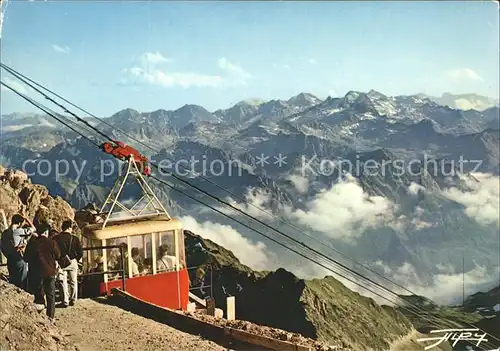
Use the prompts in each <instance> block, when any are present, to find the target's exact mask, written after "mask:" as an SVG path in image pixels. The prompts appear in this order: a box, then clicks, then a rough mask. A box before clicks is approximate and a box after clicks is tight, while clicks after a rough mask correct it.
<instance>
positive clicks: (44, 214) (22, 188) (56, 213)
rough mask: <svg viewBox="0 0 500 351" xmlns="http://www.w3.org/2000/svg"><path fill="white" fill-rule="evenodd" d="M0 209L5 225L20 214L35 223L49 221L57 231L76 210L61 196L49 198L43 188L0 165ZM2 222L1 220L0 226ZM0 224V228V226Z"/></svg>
mask: <svg viewBox="0 0 500 351" xmlns="http://www.w3.org/2000/svg"><path fill="white" fill-rule="evenodd" d="M0 209H2V210H3V211H4V213H5V217H6V218H5V219H6V220H7V224H8V223H10V219H11V218H12V216H13V215H14V214H16V213H22V214H24V215H25V216H27V217H28V218H30V219H32V220H33V221H34V222H35V225H36V222H39V221H40V222H42V221H45V222H48V223H49V224H51V225H52V226H53V227H54V228H55V229H56V230H60V229H61V224H62V222H63V221H64V220H66V219H68V218H70V219H73V218H74V217H75V211H74V210H73V208H71V206H70V205H69V204H68V203H67V202H66V201H64V200H63V199H62V198H61V197H52V196H50V195H49V191H48V190H47V188H46V187H44V186H42V185H38V184H32V183H31V181H30V180H29V179H28V176H27V175H26V174H25V173H23V172H20V171H13V170H9V169H5V168H4V167H3V166H2V165H0ZM1 222H3V221H1V220H0V223H1ZM3 226H4V223H1V225H0V227H3Z"/></svg>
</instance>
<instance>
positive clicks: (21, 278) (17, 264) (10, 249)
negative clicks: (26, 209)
mask: <svg viewBox="0 0 500 351" xmlns="http://www.w3.org/2000/svg"><path fill="white" fill-rule="evenodd" d="M25 220H26V219H25V218H24V217H23V216H22V215H20V214H15V215H14V216H12V221H11V225H10V227H9V228H7V229H6V230H5V231H4V232H3V233H2V241H1V246H2V252H3V254H4V256H5V257H6V258H7V269H8V271H9V281H10V283H12V284H14V285H15V286H17V287H19V288H21V289H25V288H26V278H27V275H28V265H27V264H26V262H25V261H24V260H23V252H24V248H25V247H26V243H27V238H28V237H30V236H31V235H32V234H34V232H35V227H34V226H33V224H32V223H31V222H29V221H28V222H29V226H28V228H23V223H24V222H25Z"/></svg>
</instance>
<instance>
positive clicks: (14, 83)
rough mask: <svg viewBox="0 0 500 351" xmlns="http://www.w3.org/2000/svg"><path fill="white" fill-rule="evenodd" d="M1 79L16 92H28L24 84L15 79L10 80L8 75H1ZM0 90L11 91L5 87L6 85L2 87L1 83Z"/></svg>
mask: <svg viewBox="0 0 500 351" xmlns="http://www.w3.org/2000/svg"><path fill="white" fill-rule="evenodd" d="M3 81H4V82H5V84H7V85H9V86H10V87H12V88H13V89H15V90H17V91H18V92H20V93H21V94H27V93H28V92H27V90H26V88H25V86H24V84H22V83H19V82H17V81H15V80H12V79H10V78H9V77H3ZM2 91H5V92H7V91H11V90H10V89H8V88H6V87H4V86H3V85H2Z"/></svg>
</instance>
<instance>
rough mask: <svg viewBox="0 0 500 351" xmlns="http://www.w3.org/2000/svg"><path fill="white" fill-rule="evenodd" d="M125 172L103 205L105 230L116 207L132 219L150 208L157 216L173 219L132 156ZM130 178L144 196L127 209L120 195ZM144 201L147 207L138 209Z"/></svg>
mask: <svg viewBox="0 0 500 351" xmlns="http://www.w3.org/2000/svg"><path fill="white" fill-rule="evenodd" d="M123 170H124V173H123V172H122V174H123V176H122V177H120V176H119V177H118V178H117V180H116V182H115V184H114V185H113V188H112V189H111V191H110V192H109V194H108V197H107V198H106V200H105V201H104V204H103V205H102V207H101V210H100V211H99V213H100V214H101V215H102V216H101V218H102V217H104V222H103V224H102V227H103V228H104V227H105V226H106V224H107V223H108V220H109V219H110V218H111V216H112V214H113V210H115V209H116V207H118V208H120V209H121V210H123V211H125V212H126V213H128V214H129V215H130V216H131V217H136V216H140V215H142V214H144V212H145V211H146V210H147V209H148V208H150V209H151V210H153V211H154V212H155V213H156V214H164V215H166V216H167V217H168V218H171V217H170V215H169V214H168V212H167V210H166V209H165V207H164V206H163V204H162V203H161V202H160V200H159V199H158V198H157V197H156V195H155V194H154V192H153V190H152V189H151V188H150V186H149V185H148V183H147V182H146V179H144V177H143V175H142V173H141V171H140V170H139V168H138V167H137V164H136V163H135V162H134V158H133V157H132V156H130V159H129V160H128V161H126V162H125V164H124V165H123ZM129 177H133V178H134V179H135V180H136V182H137V183H138V184H139V186H140V187H141V189H142V196H141V197H140V198H139V200H137V201H136V202H135V203H134V204H133V205H132V207H127V206H126V205H125V204H123V203H122V202H120V201H119V199H120V195H121V193H122V191H123V188H124V186H125V184H126V183H127V180H128V179H129ZM143 200H146V201H147V203H146V205H145V206H144V207H143V208H141V209H136V207H137V205H138V204H139V203H140V202H141V201H143Z"/></svg>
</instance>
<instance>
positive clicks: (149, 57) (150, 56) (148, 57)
mask: <svg viewBox="0 0 500 351" xmlns="http://www.w3.org/2000/svg"><path fill="white" fill-rule="evenodd" d="M141 61H142V62H143V63H152V64H154V65H155V64H158V63H166V62H172V61H173V60H172V59H170V58H167V57H165V56H163V55H162V54H160V53H159V52H158V51H157V52H145V53H144V54H142V55H141Z"/></svg>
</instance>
